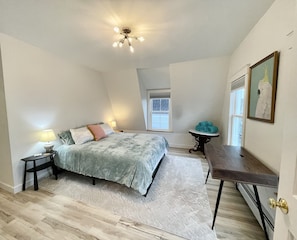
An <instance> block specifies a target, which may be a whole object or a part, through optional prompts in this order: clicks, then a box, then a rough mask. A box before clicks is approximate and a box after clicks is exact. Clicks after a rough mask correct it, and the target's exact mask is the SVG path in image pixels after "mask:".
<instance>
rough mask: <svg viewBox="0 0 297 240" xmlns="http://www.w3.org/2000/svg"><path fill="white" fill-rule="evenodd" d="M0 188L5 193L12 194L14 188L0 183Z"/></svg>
mask: <svg viewBox="0 0 297 240" xmlns="http://www.w3.org/2000/svg"><path fill="white" fill-rule="evenodd" d="M0 188H1V189H3V190H5V191H7V192H10V193H14V187H13V186H11V185H8V184H6V183H3V182H0Z"/></svg>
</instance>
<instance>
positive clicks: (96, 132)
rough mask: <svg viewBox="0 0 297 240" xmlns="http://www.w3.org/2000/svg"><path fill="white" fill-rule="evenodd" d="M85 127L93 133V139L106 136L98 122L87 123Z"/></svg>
mask: <svg viewBox="0 0 297 240" xmlns="http://www.w3.org/2000/svg"><path fill="white" fill-rule="evenodd" d="M87 127H88V129H89V130H90V131H91V133H92V134H93V136H94V139H95V141H98V140H100V139H101V138H104V137H106V134H105V132H104V130H103V129H102V127H100V125H99V124H94V125H88V126H87Z"/></svg>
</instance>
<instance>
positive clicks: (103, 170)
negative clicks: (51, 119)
mask: <svg viewBox="0 0 297 240" xmlns="http://www.w3.org/2000/svg"><path fill="white" fill-rule="evenodd" d="M167 147H168V142H167V141H166V139H165V138H164V137H162V136H159V135H154V134H143V133H141V134H140V133H122V132H115V133H112V134H108V135H106V136H105V137H104V138H101V139H100V140H98V141H88V142H85V143H82V144H70V145H69V144H64V145H61V146H59V147H58V148H57V149H55V150H56V151H57V156H56V157H55V165H56V166H57V167H59V168H61V169H64V170H67V171H71V172H75V173H78V174H82V175H85V176H89V177H92V178H93V179H95V178H98V179H105V180H108V181H112V182H116V183H119V184H123V185H125V186H127V187H129V188H133V189H134V190H137V191H138V192H140V193H141V194H142V195H145V194H146V193H147V191H148V189H149V187H150V185H151V183H152V181H153V177H154V174H155V173H156V171H157V169H158V166H159V164H160V162H161V160H162V158H163V157H164V155H165V154H166V151H167Z"/></svg>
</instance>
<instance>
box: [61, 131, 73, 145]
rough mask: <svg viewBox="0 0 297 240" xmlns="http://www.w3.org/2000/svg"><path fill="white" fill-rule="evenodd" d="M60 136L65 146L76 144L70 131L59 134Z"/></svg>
mask: <svg viewBox="0 0 297 240" xmlns="http://www.w3.org/2000/svg"><path fill="white" fill-rule="evenodd" d="M58 136H59V138H60V139H61V141H62V143H63V144H65V145H72V144H74V141H73V139H72V136H71V132H70V130H66V131H62V132H60V133H58Z"/></svg>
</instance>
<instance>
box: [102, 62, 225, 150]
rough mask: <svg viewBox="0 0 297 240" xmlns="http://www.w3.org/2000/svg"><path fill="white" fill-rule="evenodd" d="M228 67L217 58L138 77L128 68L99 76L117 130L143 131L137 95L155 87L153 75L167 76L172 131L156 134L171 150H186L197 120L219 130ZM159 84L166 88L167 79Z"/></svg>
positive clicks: (191, 143) (141, 113) (146, 73)
mask: <svg viewBox="0 0 297 240" xmlns="http://www.w3.org/2000/svg"><path fill="white" fill-rule="evenodd" d="M228 67H229V58H228V57H219V58H210V59H202V60H196V61H189V62H182V63H175V64H171V65H170V66H169V69H168V70H167V69H166V68H160V69H149V70H146V71H142V72H141V74H140V75H139V74H138V75H137V74H136V70H132V69H130V70H126V71H119V72H112V73H104V74H103V77H104V80H105V83H106V86H107V89H108V93H109V97H110V99H111V103H112V108H113V112H114V114H115V117H116V120H117V123H118V125H119V128H121V129H124V130H125V131H136V132H145V131H146V125H145V119H144V114H143V109H142V97H141V94H140V93H141V91H144V89H146V88H152V87H153V86H156V85H158V83H157V82H156V76H158V78H159V77H160V76H163V75H164V76H165V78H167V77H168V76H167V75H168V73H169V74H170V88H171V99H172V112H173V117H172V124H173V129H172V132H170V133H166V132H164V133H159V134H161V135H163V136H165V137H166V138H167V140H168V142H169V145H170V146H171V147H183V148H189V147H193V144H194V139H193V137H192V136H191V135H190V134H189V133H188V130H189V129H191V128H195V126H196V125H197V123H198V122H199V121H204V120H209V121H213V123H214V124H215V125H217V126H218V127H220V121H221V114H222V107H223V101H222V99H223V98H224V93H225V85H226V81H227V74H228ZM139 76H140V77H142V78H145V83H144V81H142V80H141V81H139V80H138V77H139ZM166 76H167V77H166ZM151 78H152V79H151ZM160 78H162V77H160ZM150 81H151V82H150ZM139 83H141V85H140V84H139ZM160 84H161V85H160ZM160 84H159V85H158V87H168V85H169V84H168V80H165V81H162V82H161V83H160Z"/></svg>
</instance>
